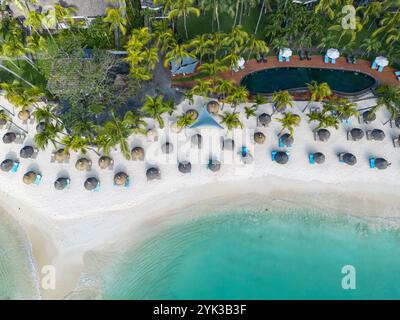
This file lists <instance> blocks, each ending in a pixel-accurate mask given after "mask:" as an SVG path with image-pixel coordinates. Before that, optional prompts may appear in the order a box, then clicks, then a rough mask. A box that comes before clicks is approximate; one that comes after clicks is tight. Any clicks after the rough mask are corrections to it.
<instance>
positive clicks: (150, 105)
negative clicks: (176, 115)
mask: <svg viewBox="0 0 400 320" xmlns="http://www.w3.org/2000/svg"><path fill="white" fill-rule="evenodd" d="M140 111H141V112H143V113H144V114H146V115H147V116H149V117H151V118H153V119H155V120H156V121H157V122H158V124H159V126H160V129H162V128H164V120H163V118H162V115H163V114H164V113H166V112H169V111H170V109H169V108H168V107H167V106H166V104H165V102H164V97H163V96H157V97H156V98H155V99H154V98H152V97H151V96H149V95H146V101H145V103H144V105H143V106H142V107H141V108H140Z"/></svg>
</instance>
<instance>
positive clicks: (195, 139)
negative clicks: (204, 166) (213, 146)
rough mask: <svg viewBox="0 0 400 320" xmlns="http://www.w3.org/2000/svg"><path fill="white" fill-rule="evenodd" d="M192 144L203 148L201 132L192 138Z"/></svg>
mask: <svg viewBox="0 0 400 320" xmlns="http://www.w3.org/2000/svg"><path fill="white" fill-rule="evenodd" d="M190 140H191V142H192V145H194V146H197V147H198V148H199V149H201V141H202V137H201V135H200V134H198V133H197V134H195V135H193V136H192V137H191V138H190Z"/></svg>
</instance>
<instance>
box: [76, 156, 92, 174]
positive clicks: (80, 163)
mask: <svg viewBox="0 0 400 320" xmlns="http://www.w3.org/2000/svg"><path fill="white" fill-rule="evenodd" d="M75 168H76V169H77V170H79V171H90V170H91V169H92V161H90V160H89V159H86V158H80V159H78V160H77V161H76V163H75Z"/></svg>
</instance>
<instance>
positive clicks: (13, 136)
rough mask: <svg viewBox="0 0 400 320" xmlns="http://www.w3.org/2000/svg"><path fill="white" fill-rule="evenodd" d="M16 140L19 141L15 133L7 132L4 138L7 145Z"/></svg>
mask: <svg viewBox="0 0 400 320" xmlns="http://www.w3.org/2000/svg"><path fill="white" fill-rule="evenodd" d="M15 139H17V135H16V134H15V133H14V132H7V133H6V134H5V135H4V136H3V142H4V143H5V144H9V143H12V142H14V141H15Z"/></svg>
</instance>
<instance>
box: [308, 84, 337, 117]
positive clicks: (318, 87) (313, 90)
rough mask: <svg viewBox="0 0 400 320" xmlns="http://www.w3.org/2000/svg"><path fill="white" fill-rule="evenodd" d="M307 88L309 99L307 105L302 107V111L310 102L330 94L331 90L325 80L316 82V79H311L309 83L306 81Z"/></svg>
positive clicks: (319, 100)
mask: <svg viewBox="0 0 400 320" xmlns="http://www.w3.org/2000/svg"><path fill="white" fill-rule="evenodd" d="M307 88H308V91H309V92H310V99H309V100H308V103H307V105H306V106H305V107H304V109H303V112H304V111H306V109H307V108H308V106H309V105H310V103H312V102H314V101H318V102H321V101H322V100H324V99H325V98H327V97H329V96H331V95H332V90H331V88H330V87H329V85H328V83H326V82H322V83H318V82H317V81H315V80H313V81H311V83H307Z"/></svg>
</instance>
